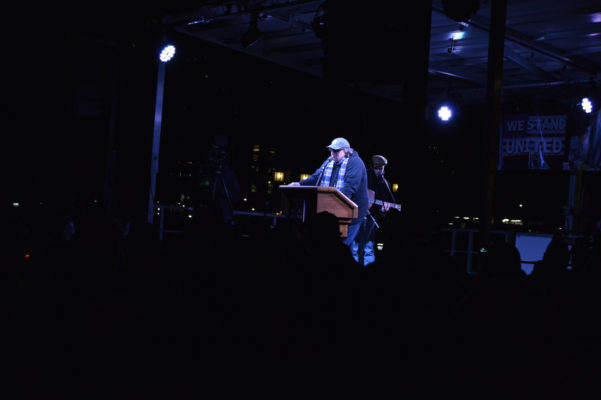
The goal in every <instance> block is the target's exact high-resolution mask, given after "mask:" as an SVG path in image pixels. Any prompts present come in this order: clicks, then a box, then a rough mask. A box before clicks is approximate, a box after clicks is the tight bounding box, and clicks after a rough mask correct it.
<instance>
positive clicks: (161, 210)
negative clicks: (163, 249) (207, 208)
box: [155, 205, 285, 241]
mask: <svg viewBox="0 0 601 400" xmlns="http://www.w3.org/2000/svg"><path fill="white" fill-rule="evenodd" d="M165 210H177V211H185V212H187V213H188V215H189V218H193V217H192V215H193V213H194V207H185V206H167V205H164V206H156V208H155V213H156V214H157V215H158V216H159V218H158V227H157V228H158V231H159V239H160V240H161V241H162V240H163V238H164V235H165V233H173V234H178V233H181V232H182V229H166V228H165V217H166V215H167V213H166V212H165ZM234 215H247V216H252V217H261V218H271V219H272V224H273V225H274V226H275V225H277V220H278V218H284V217H285V216H284V215H281V214H275V213H266V212H254V211H238V210H235V211H234Z"/></svg>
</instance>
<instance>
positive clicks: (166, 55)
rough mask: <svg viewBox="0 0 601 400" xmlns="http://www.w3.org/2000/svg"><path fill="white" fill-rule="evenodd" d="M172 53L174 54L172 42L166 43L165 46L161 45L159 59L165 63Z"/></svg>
mask: <svg viewBox="0 0 601 400" xmlns="http://www.w3.org/2000/svg"><path fill="white" fill-rule="evenodd" d="M174 55H175V46H174V45H172V44H168V45H166V46H165V47H163V50H161V54H160V55H159V59H160V60H161V61H162V62H164V63H165V62H167V61H169V60H171V59H172V58H173V56H174Z"/></svg>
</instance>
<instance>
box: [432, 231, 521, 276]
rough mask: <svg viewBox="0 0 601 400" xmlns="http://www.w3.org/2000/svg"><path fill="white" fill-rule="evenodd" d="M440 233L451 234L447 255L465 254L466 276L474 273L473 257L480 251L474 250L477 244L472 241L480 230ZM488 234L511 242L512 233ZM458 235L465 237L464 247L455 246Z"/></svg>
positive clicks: (497, 232)
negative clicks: (464, 235)
mask: <svg viewBox="0 0 601 400" xmlns="http://www.w3.org/2000/svg"><path fill="white" fill-rule="evenodd" d="M441 231H443V232H449V233H450V234H451V240H450V243H449V248H448V249H447V251H448V252H449V254H450V255H451V256H455V255H457V254H465V258H466V265H465V267H466V271H467V272H468V274H474V273H476V270H475V269H474V262H473V261H474V260H473V258H474V257H473V256H474V255H477V254H479V252H480V249H475V248H474V246H475V244H477V242H475V240H474V237H475V235H476V234H478V233H480V229H476V228H471V229H470V228H442V229H441ZM490 233H491V235H498V236H501V237H503V239H504V240H505V241H506V242H512V241H513V235H514V233H513V232H511V231H491V232H490ZM460 234H466V235H467V240H466V244H465V246H461V247H459V246H458V245H457V241H458V235H460ZM458 247H459V248H458Z"/></svg>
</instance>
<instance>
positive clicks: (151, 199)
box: [148, 61, 165, 224]
mask: <svg viewBox="0 0 601 400" xmlns="http://www.w3.org/2000/svg"><path fill="white" fill-rule="evenodd" d="M164 89H165V63H164V62H160V61H159V71H158V75H157V93H156V100H155V107H154V133H153V137H152V154H151V157H150V184H149V189H148V223H150V224H152V223H153V222H154V205H155V198H156V180H157V174H158V172H159V151H160V146H161V121H162V118H163V92H164Z"/></svg>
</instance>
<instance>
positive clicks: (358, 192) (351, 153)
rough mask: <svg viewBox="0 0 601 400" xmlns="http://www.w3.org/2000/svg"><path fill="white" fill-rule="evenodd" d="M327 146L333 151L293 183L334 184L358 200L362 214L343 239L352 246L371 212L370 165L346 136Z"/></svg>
mask: <svg viewBox="0 0 601 400" xmlns="http://www.w3.org/2000/svg"><path fill="white" fill-rule="evenodd" d="M326 148H327V149H328V150H329V151H330V157H328V159H327V160H325V161H324V162H323V164H322V165H321V166H320V167H319V168H318V169H317V170H316V171H315V172H314V173H313V174H312V175H311V176H309V177H308V178H306V179H303V180H302V181H300V182H292V183H291V184H290V185H291V186H334V187H336V188H337V189H338V190H340V192H342V193H343V194H344V195H345V196H346V197H348V198H349V199H351V200H352V201H353V202H354V203H355V204H357V207H358V215H357V217H356V218H353V219H352V220H351V223H350V225H349V226H348V234H347V237H346V238H344V240H343V242H344V244H346V245H347V246H349V248H351V247H352V244H353V241H354V240H355V237H356V236H357V233H358V232H359V228H360V226H361V222H362V221H363V220H364V219H365V216H366V215H367V208H368V203H369V199H368V196H367V169H366V168H365V163H364V162H363V160H362V159H361V157H359V153H358V152H357V151H355V150H354V149H353V148H351V145H350V143H349V141H348V140H346V139H345V138H343V137H338V138H335V139H334V140H332V143H330V144H329V145H328V146H326Z"/></svg>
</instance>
